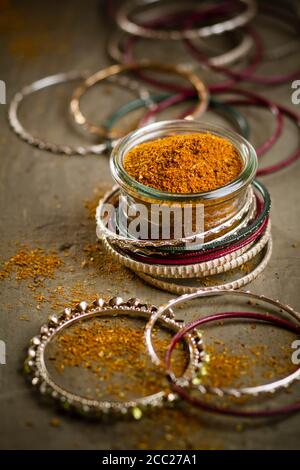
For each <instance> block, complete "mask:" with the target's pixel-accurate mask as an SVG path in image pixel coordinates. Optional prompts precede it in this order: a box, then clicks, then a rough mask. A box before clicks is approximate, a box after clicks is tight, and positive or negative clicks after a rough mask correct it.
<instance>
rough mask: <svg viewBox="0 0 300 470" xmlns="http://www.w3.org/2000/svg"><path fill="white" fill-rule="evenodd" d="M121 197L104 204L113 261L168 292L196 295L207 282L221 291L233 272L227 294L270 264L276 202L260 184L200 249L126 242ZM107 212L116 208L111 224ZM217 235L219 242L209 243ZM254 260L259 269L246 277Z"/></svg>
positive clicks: (103, 233)
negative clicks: (225, 276) (272, 203)
mask: <svg viewBox="0 0 300 470" xmlns="http://www.w3.org/2000/svg"><path fill="white" fill-rule="evenodd" d="M119 195H120V192H119V189H118V188H115V189H113V190H112V191H111V192H109V193H108V194H107V195H106V196H105V197H104V198H103V200H102V201H100V204H99V206H98V208H97V215H96V220H97V235H98V237H99V238H100V239H101V240H103V243H104V247H105V248H106V250H107V251H108V253H109V254H110V256H111V257H112V258H113V259H115V260H116V261H117V262H119V263H121V264H123V265H124V266H126V267H128V268H130V269H132V270H133V271H134V272H136V273H137V274H138V275H139V276H140V277H141V278H143V279H144V280H145V281H146V282H148V283H150V284H152V285H155V286H156V287H159V288H162V289H163V290H167V291H169V292H175V293H184V292H193V291H195V290H197V288H199V287H200V285H199V282H201V281H204V286H205V283H207V282H209V285H210V286H212V285H219V281H218V276H219V275H220V274H225V273H230V272H234V273H235V276H233V279H229V280H228V281H225V282H224V281H223V284H224V285H225V286H226V288H239V287H242V286H244V285H245V284H247V283H248V282H251V281H252V280H253V279H255V278H256V276H257V275H258V274H260V273H261V272H262V271H263V269H264V268H265V267H266V265H267V263H268V261H269V259H270V256H271V251H272V238H271V234H270V222H269V212H270V196H269V193H268V192H267V190H266V188H265V187H264V186H263V185H262V184H261V183H259V182H257V181H254V182H253V186H252V187H250V188H249V190H248V193H247V199H246V201H245V204H244V206H243V207H242V208H241V210H240V211H239V212H237V213H236V214H235V215H234V216H232V217H231V218H229V219H228V220H227V221H226V222H225V223H220V224H219V225H218V226H216V227H214V228H212V229H210V230H208V231H206V232H204V233H202V234H201V236H202V239H203V241H204V242H203V243H201V244H200V243H198V244H197V237H196V238H195V240H190V242H194V243H188V244H186V241H187V240H183V239H182V240H180V239H176V240H170V241H167V240H166V241H161V240H159V241H153V240H139V239H135V238H130V237H128V236H126V235H125V233H126V231H125V230H124V229H123V227H122V226H120V223H119V217H120V214H119ZM107 206H111V207H113V208H114V209H113V210H112V211H111V212H110V214H109V219H110V220H109V221H107V220H104V216H103V215H104V213H105V210H104V208H105V207H107ZM112 226H114V227H116V228H117V230H116V232H113V231H112V230H111V229H110V227H112ZM213 235H214V239H213V240H212V241H209V240H210V239H211V237H212V236H213ZM195 242H196V243H195ZM251 260H252V262H253V266H252V268H251V270H250V272H249V273H248V274H246V275H245V274H244V273H243V271H240V270H239V268H240V267H241V266H243V265H244V264H245V263H247V262H249V261H251ZM234 270H235V271H234ZM236 271H238V273H237V274H236ZM204 286H203V287H202V288H203V289H204V290H205V289H207V287H204Z"/></svg>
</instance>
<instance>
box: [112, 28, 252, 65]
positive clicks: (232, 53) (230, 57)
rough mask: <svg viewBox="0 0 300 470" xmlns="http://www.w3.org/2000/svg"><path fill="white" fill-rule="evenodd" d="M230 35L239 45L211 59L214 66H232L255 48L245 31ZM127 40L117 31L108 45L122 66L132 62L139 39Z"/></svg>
mask: <svg viewBox="0 0 300 470" xmlns="http://www.w3.org/2000/svg"><path fill="white" fill-rule="evenodd" d="M158 23H159V21H158V20H155V22H147V24H148V25H151V24H155V25H158ZM163 23H165V21H163ZM123 34H124V33H123ZM228 34H230V35H234V36H238V44H237V45H236V46H234V47H233V48H232V49H231V50H229V51H227V52H223V53H219V54H218V55H214V56H213V57H210V59H209V60H210V61H211V63H212V64H214V65H224V66H225V65H231V64H233V63H234V62H237V61H238V60H239V59H241V58H243V57H246V56H247V54H248V53H249V52H250V51H251V49H252V48H253V39H252V37H251V36H250V35H249V34H247V33H246V32H245V31H242V30H239V31H232V32H231V33H228ZM125 38H126V42H127V43H128V46H127V53H126V50H125V51H123V48H122V39H125ZM125 38H124V36H123V35H121V34H120V31H119V30H115V31H114V32H113V34H111V36H110V38H109V40H108V44H107V52H108V54H109V56H110V58H111V59H113V60H114V61H116V62H118V63H120V64H124V63H125V64H126V63H128V62H131V58H130V56H129V55H130V54H129V51H131V50H132V47H133V45H134V43H135V42H136V40H137V39H138V38H137V37H135V36H128V37H125ZM124 52H125V53H124ZM127 56H129V57H127ZM182 65H183V66H184V65H189V66H190V62H187V63H186V64H185V63H182Z"/></svg>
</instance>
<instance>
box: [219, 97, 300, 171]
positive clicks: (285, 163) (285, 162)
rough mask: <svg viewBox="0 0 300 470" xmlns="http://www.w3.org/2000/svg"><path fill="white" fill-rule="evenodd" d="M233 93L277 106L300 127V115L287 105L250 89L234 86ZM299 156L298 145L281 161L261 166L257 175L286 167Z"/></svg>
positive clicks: (299, 149) (260, 102) (279, 110)
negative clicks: (275, 101)
mask: <svg viewBox="0 0 300 470" xmlns="http://www.w3.org/2000/svg"><path fill="white" fill-rule="evenodd" d="M231 93H233V94H237V95H242V96H246V97H247V98H253V99H254V100H256V101H257V103H256V104H258V105H259V104H262V105H263V104H265V105H266V106H269V107H271V106H273V107H274V109H276V108H277V110H278V112H279V113H281V114H285V115H286V116H287V117H289V118H290V119H292V120H293V121H294V122H295V124H296V126H297V127H298V129H300V115H299V114H297V113H295V112H294V111H292V110H290V109H289V108H287V107H286V106H283V105H281V104H277V103H276V104H275V103H273V102H272V101H270V100H268V99H267V98H264V97H262V96H261V95H258V94H257V93H254V92H253V91H249V90H244V89H239V88H232V89H231V90H230V94H231ZM228 102H229V103H231V100H229V101H228ZM299 157H300V147H299V146H298V148H297V149H296V150H294V151H293V152H292V153H291V154H290V155H289V156H287V157H286V158H284V159H283V160H282V161H281V162H279V163H275V164H274V165H269V166H267V167H264V168H260V169H259V170H258V171H257V176H264V175H268V174H271V173H275V172H277V171H280V170H282V169H283V168H286V167H288V166H290V165H291V164H292V163H294V162H295V161H296V160H298V159H299Z"/></svg>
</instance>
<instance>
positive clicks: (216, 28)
mask: <svg viewBox="0 0 300 470" xmlns="http://www.w3.org/2000/svg"><path fill="white" fill-rule="evenodd" d="M158 1H159V0H150V1H149V0H148V1H145V0H134V1H132V0H130V1H127V2H126V3H124V4H123V5H122V6H121V7H120V9H119V10H118V11H117V13H116V21H117V23H118V25H119V27H120V28H121V29H122V30H123V31H126V32H127V33H130V34H133V35H135V36H141V37H145V38H155V39H174V40H178V39H183V38H189V39H193V38H199V37H201V38H207V37H209V36H212V35H216V34H223V33H225V32H227V31H232V30H234V29H236V28H240V27H241V26H244V25H245V24H247V23H248V22H249V21H250V20H251V19H252V18H253V17H254V16H255V14H256V11H257V8H256V3H255V1H254V0H240V3H242V4H243V5H245V7H246V10H245V11H244V12H242V13H240V14H237V15H236V16H235V17H233V18H231V19H228V20H225V21H223V22H221V23H216V24H213V25H211V26H204V27H200V28H191V29H182V30H164V29H152V28H148V27H144V26H140V25H138V24H137V23H134V22H133V21H131V20H130V19H129V18H130V16H131V13H132V12H133V11H134V10H135V9H136V8H137V7H141V6H143V5H146V6H148V5H149V4H150V5H154V6H155V4H157V3H158ZM184 6H185V8H187V7H188V4H187V3H186V2H184ZM194 8H195V5H194ZM200 13H201V12H200Z"/></svg>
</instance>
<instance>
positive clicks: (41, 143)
mask: <svg viewBox="0 0 300 470" xmlns="http://www.w3.org/2000/svg"><path fill="white" fill-rule="evenodd" d="M87 76H88V73H87V72H78V71H71V72H67V73H58V74H56V75H50V76H48V77H44V78H42V79H40V80H37V81H35V82H33V83H31V84H30V85H27V86H25V87H24V88H23V89H22V90H21V91H19V92H18V93H16V94H15V96H14V97H13V99H12V101H11V103H10V105H9V109H8V119H9V123H10V125H11V127H12V129H13V130H14V132H15V133H16V134H17V135H18V136H19V137H20V138H21V139H22V140H24V141H25V142H27V143H28V144H30V145H32V146H34V147H37V148H39V149H40V150H46V151H48V152H52V153H57V154H64V155H82V156H84V155H88V154H95V155H101V154H102V153H104V152H105V151H107V150H109V149H111V147H112V146H113V145H114V142H110V141H108V140H107V141H106V142H102V143H101V144H97V145H86V146H82V145H78V146H72V145H62V144H54V143H51V142H48V141H46V140H44V139H41V138H38V137H35V136H33V135H32V134H31V133H30V132H28V131H27V130H26V129H25V128H24V127H23V125H22V124H21V122H20V120H19V107H20V105H21V104H22V102H23V100H24V98H26V97H27V96H29V95H31V94H32V93H35V92H37V91H40V90H43V89H44V88H48V87H50V86H53V85H59V84H62V83H67V82H72V81H76V80H83V79H85V78H86V77H87ZM123 78H124V80H119V81H117V84H119V85H121V86H125V87H127V88H130V89H131V90H132V91H135V92H139V95H140V96H141V98H142V99H144V100H145V106H147V105H149V101H150V103H152V102H151V100H150V97H149V93H148V92H147V91H146V90H145V88H143V87H141V86H140V85H139V84H138V83H137V82H136V81H135V80H131V79H128V78H126V77H123ZM148 98H149V101H148Z"/></svg>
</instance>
